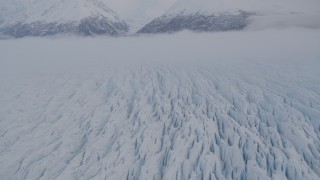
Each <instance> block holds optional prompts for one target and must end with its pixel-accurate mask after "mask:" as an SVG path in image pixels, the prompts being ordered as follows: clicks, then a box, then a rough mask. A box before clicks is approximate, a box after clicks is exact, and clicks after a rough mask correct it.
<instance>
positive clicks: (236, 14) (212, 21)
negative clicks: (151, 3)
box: [138, 0, 320, 33]
mask: <svg viewBox="0 0 320 180" xmlns="http://www.w3.org/2000/svg"><path fill="white" fill-rule="evenodd" d="M318 6H320V3H319V1H315V0H308V1H307V2H306V1H301V0H295V1H288V0H280V1H275V0H271V1H261V0H258V1H254V2H252V1H248V0H240V1H235V0H225V1H222V0H178V1H177V2H176V3H175V4H174V5H173V6H172V7H171V8H170V9H169V10H168V11H167V12H165V13H164V14H163V15H162V16H160V17H158V18H155V19H154V20H152V21H151V22H150V23H148V24H147V25H145V26H144V27H143V28H141V29H140V30H139V31H138V33H163V32H169V33H170V32H176V31H181V30H191V31H200V32H202V31H207V32H208V31H209V32H211V31H228V30H241V29H244V28H246V27H247V26H248V25H251V24H258V23H259V22H260V24H259V26H263V24H267V25H265V26H268V25H269V26H270V27H278V26H281V25H284V26H286V25H287V24H293V26H294V25H297V26H300V25H301V24H303V22H308V23H304V24H308V26H314V27H319V26H320V22H319V21H318V20H317V19H319V17H320V11H319V9H317V8H315V7H318ZM301 17H302V18H301ZM279 19H282V21H281V20H279ZM310 21H312V22H310ZM309 22H310V23H309ZM250 27H251V26H250ZM264 28H266V27H264Z"/></svg>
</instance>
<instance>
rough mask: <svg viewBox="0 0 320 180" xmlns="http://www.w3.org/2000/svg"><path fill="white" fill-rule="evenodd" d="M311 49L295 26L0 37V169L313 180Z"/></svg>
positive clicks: (87, 175)
mask: <svg viewBox="0 0 320 180" xmlns="http://www.w3.org/2000/svg"><path fill="white" fill-rule="evenodd" d="M244 43H246V46H243V44H244ZM319 47H320V32H319V31H318V30H317V31H316V30H305V29H304V30H303V29H298V30H282V31H271V30H270V31H257V32H231V33H216V34H200V35H192V34H188V33H182V34H177V35H174V36H157V37H149V38H144V37H130V38H114V39H113V38H107V39H104V38H99V39H93V38H90V39H60V40H59V39H55V40H47V39H35V40H33V39H23V40H15V41H0V51H1V54H2V58H1V60H0V63H1V66H0V84H1V86H0V107H1V108H0V177H1V178H3V179H8V180H10V179H258V178H259V179H314V180H316V179H319V178H320V148H319V147H320V86H319V85H320V79H319V77H320V71H319V67H320V61H319V58H320V52H319ZM88 49H89V51H88ZM15 52H19V53H15ZM123 52H125V53H123Z"/></svg>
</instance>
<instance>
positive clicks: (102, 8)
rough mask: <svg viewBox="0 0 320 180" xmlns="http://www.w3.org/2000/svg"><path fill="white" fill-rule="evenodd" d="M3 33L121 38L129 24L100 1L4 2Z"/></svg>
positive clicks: (31, 0) (1, 15) (37, 0)
mask: <svg viewBox="0 0 320 180" xmlns="http://www.w3.org/2000/svg"><path fill="white" fill-rule="evenodd" d="M0 3H1V5H2V6H1V13H0V22H1V26H0V30H1V31H2V33H3V34H6V35H10V36H13V37H24V36H46V35H55V34H59V33H74V34H81V35H94V34H108V35H120V34H123V33H126V32H127V31H128V29H129V27H128V25H127V24H126V22H124V21H123V20H121V19H120V18H119V17H118V15H117V14H116V13H115V12H114V11H113V10H111V9H109V8H108V7H107V6H106V5H105V3H103V2H101V1H99V0H61V1H58V0H47V1H44V0H26V1H18V0H13V1H6V0H1V1H0Z"/></svg>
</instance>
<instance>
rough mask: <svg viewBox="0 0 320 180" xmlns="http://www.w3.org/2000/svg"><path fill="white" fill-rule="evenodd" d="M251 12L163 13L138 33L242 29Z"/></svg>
mask: <svg viewBox="0 0 320 180" xmlns="http://www.w3.org/2000/svg"><path fill="white" fill-rule="evenodd" d="M248 17H249V13H246V12H240V13H239V14H228V13H224V14H212V15H204V14H201V13H195V14H185V13H184V12H181V13H180V14H177V15H175V16H172V15H171V16H167V15H163V16H161V17H159V18H156V19H155V20H153V21H151V22H150V23H149V24H147V25H146V26H144V27H143V28H142V29H140V30H139V31H138V32H137V33H172V32H177V31H181V30H191V31H198V32H206V31H229V30H241V29H243V28H245V27H246V25H247V24H248V22H247V18H248Z"/></svg>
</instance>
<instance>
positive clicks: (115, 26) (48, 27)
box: [0, 16, 129, 38]
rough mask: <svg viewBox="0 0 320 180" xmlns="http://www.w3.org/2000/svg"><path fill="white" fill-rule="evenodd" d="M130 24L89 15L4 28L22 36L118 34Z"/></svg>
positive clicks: (4, 32) (21, 23)
mask: <svg viewBox="0 0 320 180" xmlns="http://www.w3.org/2000/svg"><path fill="white" fill-rule="evenodd" d="M128 30H129V26H128V25H127V24H126V23H125V22H124V21H119V22H113V21H111V20H109V19H108V18H106V17H101V16H99V17H87V18H84V19H82V20H81V21H80V22H76V21H71V22H67V23H60V22H49V23H48V22H41V21H36V22H32V23H24V22H20V23H17V24H14V25H10V26H6V27H4V28H3V29H2V30H0V31H2V33H3V34H5V35H9V36H13V37H16V38H21V37H25V36H50V35H56V34H67V33H73V34H79V35H85V36H89V35H102V34H105V35H111V36H118V35H121V34H123V33H126V32H127V31H128Z"/></svg>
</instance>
